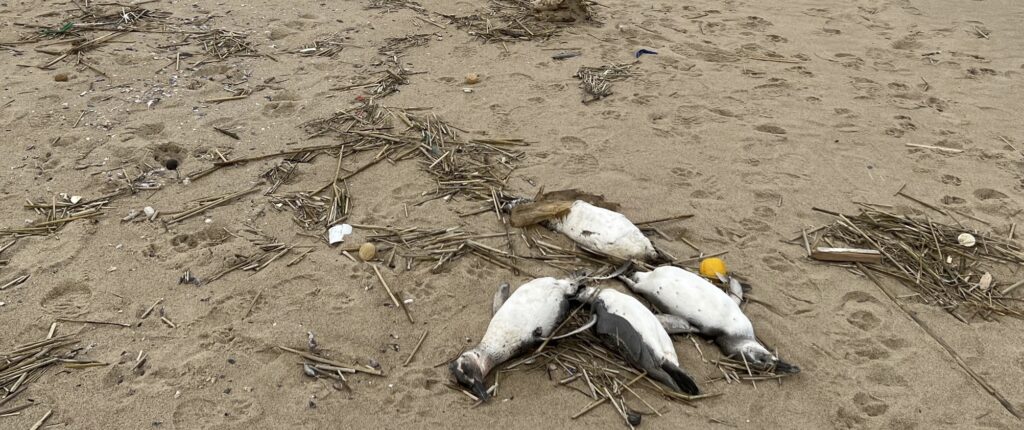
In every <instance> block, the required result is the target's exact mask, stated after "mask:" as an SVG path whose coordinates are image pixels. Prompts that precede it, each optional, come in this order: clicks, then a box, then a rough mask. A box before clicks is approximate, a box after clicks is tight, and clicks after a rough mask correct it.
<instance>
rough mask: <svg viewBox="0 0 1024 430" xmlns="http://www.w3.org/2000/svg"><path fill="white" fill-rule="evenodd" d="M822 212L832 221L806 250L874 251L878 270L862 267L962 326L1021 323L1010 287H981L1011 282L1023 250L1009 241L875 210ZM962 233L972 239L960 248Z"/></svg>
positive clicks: (1022, 313)
mask: <svg viewBox="0 0 1024 430" xmlns="http://www.w3.org/2000/svg"><path fill="white" fill-rule="evenodd" d="M820 211H821V210H820ZM822 212H826V213H829V214H832V215H834V216H836V217H837V218H838V220H836V221H835V223H833V224H831V225H829V226H828V227H826V228H824V229H822V230H820V231H819V232H817V233H815V234H814V236H813V240H812V241H811V243H810V245H809V246H812V247H813V246H817V245H816V243H817V242H818V241H823V242H825V243H827V244H829V246H830V247H850V248H866V249H874V250H878V251H879V252H881V254H882V256H883V257H884V261H883V264H882V265H880V266H865V267H867V268H868V269H869V270H873V271H876V272H879V273H882V274H885V275H888V276H890V277H892V278H894V279H896V280H898V281H899V282H900V283H902V284H903V285H905V286H906V287H907V288H909V289H910V290H912V291H914V292H915V293H916V294H915V295H914V297H916V298H917V299H919V300H920V301H921V302H923V303H927V304H930V305H933V306H938V307H941V308H943V309H945V310H946V311H947V312H949V313H950V314H952V315H953V316H955V317H957V318H958V319H960V320H962V321H967V320H970V319H972V318H974V317H975V316H977V317H981V318H983V319H986V320H990V319H994V318H996V317H999V316H1011V317H1014V318H1024V303H1022V302H1021V300H1019V299H1016V298H1014V297H1010V296H1009V295H1008V294H1009V292H1011V291H1012V290H1013V288H1012V287H1013V286H1010V287H1005V288H1003V289H1000V288H998V287H999V284H1000V282H999V281H996V282H993V283H991V284H989V285H985V283H983V282H981V280H982V277H984V276H985V274H986V273H989V274H995V275H1002V276H1004V277H1009V276H1012V273H1013V271H1014V269H1015V268H1016V267H1019V266H1020V265H1021V264H1024V249H1022V248H1021V247H1020V246H1019V245H1017V244H1016V243H1014V242H1013V241H1012V240H1009V239H1005V238H1002V237H998V236H996V235H994V234H991V233H981V232H977V231H972V232H969V231H967V230H966V229H965V228H964V227H962V226H953V225H946V224H941V223H938V222H936V221H934V220H931V219H928V218H911V217H908V216H899V215H895V214H891V213H886V212H882V211H879V210H875V209H864V210H862V211H861V213H860V214H857V215H842V214H838V213H834V212H828V211H822ZM964 233H968V234H972V235H973V236H974V237H975V238H976V239H975V241H976V244H974V245H973V246H965V245H963V244H961V243H960V242H959V240H958V238H959V236H960V235H961V234H964ZM990 276H991V275H990ZM1015 285H1016V284H1015ZM967 313H970V315H968V316H967V318H966V319H965V318H964V315H965V314H967Z"/></svg>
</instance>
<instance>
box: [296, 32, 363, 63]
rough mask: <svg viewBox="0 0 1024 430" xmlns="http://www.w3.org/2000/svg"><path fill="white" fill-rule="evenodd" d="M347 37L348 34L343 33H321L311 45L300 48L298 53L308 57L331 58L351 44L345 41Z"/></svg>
mask: <svg viewBox="0 0 1024 430" xmlns="http://www.w3.org/2000/svg"><path fill="white" fill-rule="evenodd" d="M345 39H346V36H345V35H343V34H341V33H333V34H327V35H321V36H319V37H317V38H316V39H315V40H313V42H312V43H310V44H309V45H305V46H303V47H302V48H300V49H299V51H298V54H299V55H302V56H306V57H328V58H330V57H333V56H335V55H337V54H338V53H339V52H341V51H342V50H343V49H344V48H345V46H349V45H350V44H349V43H347V42H345Z"/></svg>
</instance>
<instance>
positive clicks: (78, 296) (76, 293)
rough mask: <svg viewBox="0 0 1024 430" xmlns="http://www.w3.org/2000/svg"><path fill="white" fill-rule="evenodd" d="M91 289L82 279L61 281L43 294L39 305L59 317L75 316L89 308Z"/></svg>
mask: <svg viewBox="0 0 1024 430" xmlns="http://www.w3.org/2000/svg"><path fill="white" fill-rule="evenodd" d="M90 298H92V289H91V288H89V286H88V285H87V284H86V283H85V282H82V281H63V282H61V283H59V284H57V285H56V286H54V287H53V288H50V291H48V292H47V293H46V295H45V296H43V299H42V300H40V301H39V306H40V307H42V308H43V309H44V310H46V311H47V312H49V313H51V314H53V315H56V316H61V317H75V316H79V315H82V314H84V313H85V312H86V311H88V310H89V300H90Z"/></svg>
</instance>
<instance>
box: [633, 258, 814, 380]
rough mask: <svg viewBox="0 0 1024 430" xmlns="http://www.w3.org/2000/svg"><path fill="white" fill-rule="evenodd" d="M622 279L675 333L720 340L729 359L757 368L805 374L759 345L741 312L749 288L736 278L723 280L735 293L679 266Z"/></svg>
mask: <svg viewBox="0 0 1024 430" xmlns="http://www.w3.org/2000/svg"><path fill="white" fill-rule="evenodd" d="M619 279H622V280H623V282H625V283H626V285H627V286H629V288H630V289H631V290H633V292H634V293H637V294H639V295H641V296H643V297H644V298H646V299H647V301H649V302H651V304H653V305H654V306H655V307H656V308H658V310H660V311H661V312H664V313H663V314H659V315H658V319H659V320H660V321H661V322H662V325H663V326H664V327H665V328H666V330H668V331H669V332H670V333H672V334H678V333H699V334H701V335H703V336H706V337H709V338H712V339H714V340H715V343H716V344H718V347H719V348H720V349H721V350H722V352H724V353H725V354H726V355H729V356H731V357H733V358H736V359H740V360H742V359H745V360H746V361H748V362H749V364H750V365H752V366H757V367H759V368H761V369H766V370H772V369H774V370H775V371H776V372H779V373H798V372H800V368H799V367H798V366H795V365H792V364H789V363H786V362H784V361H782V360H779V358H778V357H777V356H776V355H775V354H773V353H772V352H770V351H768V349H767V348H765V347H764V345H761V343H760V342H758V341H757V337H756V336H755V335H754V325H753V324H751V322H750V319H749V318H747V316H746V315H744V314H743V310H742V309H740V306H739V304H740V303H741V302H742V300H743V288H742V286H741V285H740V283H739V281H737V280H736V279H735V278H725V279H723V280H724V281H726V282H727V283H728V284H729V290H730V291H729V293H726V292H725V291H723V290H722V289H721V288H718V287H717V286H715V285H714V284H712V283H711V282H709V281H708V280H707V279H704V278H702V277H701V276H699V275H697V274H695V273H691V272H689V271H687V270H685V269H681V268H679V267H674V266H662V267H658V268H656V269H654V270H652V271H650V272H636V273H633V274H632V275H631V276H630V278H625V277H620V278H619ZM741 356H742V357H741Z"/></svg>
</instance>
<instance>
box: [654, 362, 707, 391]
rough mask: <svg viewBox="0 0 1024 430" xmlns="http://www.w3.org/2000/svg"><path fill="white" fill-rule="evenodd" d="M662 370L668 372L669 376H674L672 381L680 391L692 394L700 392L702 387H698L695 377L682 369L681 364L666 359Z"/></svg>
mask: <svg viewBox="0 0 1024 430" xmlns="http://www.w3.org/2000/svg"><path fill="white" fill-rule="evenodd" d="M661 370H664V371H665V373H668V376H669V377H670V378H672V382H675V384H676V386H677V387H678V388H679V391H681V392H683V393H685V394H689V395H691V396H696V395H698V394H700V388H699V387H697V383H696V382H694V380H693V378H691V377H690V375H687V374H686V372H684V371H683V369H680V368H679V366H676V365H675V364H672V363H669V362H668V361H666V362H664V363H662V365H661Z"/></svg>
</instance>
